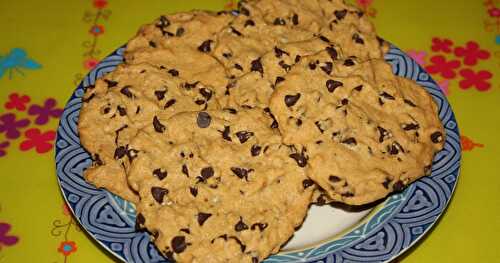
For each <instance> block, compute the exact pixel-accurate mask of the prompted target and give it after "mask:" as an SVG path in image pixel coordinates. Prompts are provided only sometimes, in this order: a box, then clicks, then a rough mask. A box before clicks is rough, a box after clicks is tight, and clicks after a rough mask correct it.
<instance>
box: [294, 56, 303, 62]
mask: <svg viewBox="0 0 500 263" xmlns="http://www.w3.org/2000/svg"><path fill="white" fill-rule="evenodd" d="M301 58H302V57H301V56H300V55H297V56H295V60H294V61H295V63H299V61H300V59H301Z"/></svg>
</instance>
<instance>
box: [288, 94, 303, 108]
mask: <svg viewBox="0 0 500 263" xmlns="http://www.w3.org/2000/svg"><path fill="white" fill-rule="evenodd" d="M299 99H300V93H297V94H295V95H286V96H285V105H286V106H287V107H292V106H293V105H295V103H297V101H298V100H299Z"/></svg>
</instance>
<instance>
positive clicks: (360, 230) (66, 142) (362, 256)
mask: <svg viewBox="0 0 500 263" xmlns="http://www.w3.org/2000/svg"><path fill="white" fill-rule="evenodd" d="M123 51H124V47H121V48H119V49H117V50H116V51H115V52H113V53H112V54H111V55H109V56H108V57H106V58H105V59H104V60H102V61H101V63H99V64H98V65H97V66H96V67H95V68H94V69H93V70H92V71H91V72H90V73H89V74H88V75H86V76H85V78H84V79H83V81H82V82H81V83H80V85H79V86H78V87H77V88H76V90H75V91H74V93H73V94H72V96H71V98H70V99H69V101H68V103H67V104H66V107H65V109H64V113H63V114H62V117H61V120H60V123H59V127H58V130H57V138H56V143H55V145H56V147H55V148H56V151H55V153H56V158H55V159H56V168H57V178H58V181H59V185H60V188H61V191H62V194H63V196H64V198H65V199H66V202H67V204H68V206H69V207H70V209H71V210H72V212H73V214H74V215H75V217H76V218H77V220H78V221H79V222H80V224H81V225H82V227H83V229H85V230H86V231H87V232H88V233H89V234H90V236H92V237H93V238H94V239H95V240H96V241H97V242H98V243H99V244H100V245H101V246H102V247H103V248H105V249H107V250H108V251H109V252H111V253H112V254H113V255H114V256H116V257H117V258H119V259H120V260H123V261H126V262H168V261H166V260H165V259H164V258H163V257H162V256H161V255H160V254H159V253H158V251H157V250H156V248H155V246H154V245H153V244H152V243H151V242H150V240H149V236H148V234H147V233H143V232H136V231H135V208H134V206H133V205H132V204H131V203H129V202H127V201H124V200H123V199H121V198H120V197H118V196H115V195H113V194H111V193H110V192H108V191H106V190H103V189H96V188H95V187H94V186H93V185H91V184H89V183H87V182H86V181H85V180H84V178H83V171H84V169H86V168H87V167H88V166H90V164H91V162H92V160H91V157H90V155H89V154H88V153H87V152H86V151H85V149H84V148H83V147H82V145H81V144H80V140H79V137H78V129H77V127H78V125H77V123H78V118H79V112H80V109H81V107H82V96H83V94H84V87H87V86H89V85H94V83H95V81H96V79H98V78H100V77H101V76H103V75H104V74H106V73H108V72H110V71H112V70H113V69H114V68H115V67H116V66H117V65H119V64H121V63H122V62H123ZM385 59H386V60H387V61H388V62H389V63H390V64H391V65H392V69H393V72H394V73H395V74H396V75H399V76H402V77H405V78H408V79H412V80H415V81H416V82H417V83H418V84H419V85H421V86H422V87H424V88H425V89H426V90H427V91H428V92H429V93H430V94H431V95H432V97H433V98H434V100H435V102H436V103H437V105H438V108H439V118H440V119H441V121H442V123H443V126H444V128H445V130H446V135H447V136H446V142H445V145H444V148H443V150H442V151H440V152H439V153H437V154H436V156H435V158H434V161H433V165H432V173H431V175H430V176H427V177H424V178H421V179H420V180H418V181H417V182H415V183H413V184H411V185H410V186H409V187H408V188H407V189H406V190H405V191H403V192H402V193H398V194H394V195H391V196H389V197H388V198H386V199H385V200H384V201H383V202H382V203H380V204H378V205H377V206H376V207H372V208H370V209H367V210H362V211H350V212H348V211H345V210H342V209H339V208H334V207H330V206H323V207H316V206H313V207H312V208H311V209H310V211H309V214H308V217H307V219H306V221H305V223H304V225H303V226H302V228H301V229H300V230H299V231H298V232H297V233H296V234H295V236H294V238H293V239H292V240H291V241H290V242H289V243H288V244H287V245H286V246H285V247H284V249H283V251H282V252H280V253H279V254H277V255H273V256H271V257H269V258H268V259H266V260H265V262H344V261H348V262H385V261H389V260H391V259H393V258H395V257H397V256H398V255H400V254H401V253H403V252H404V251H405V250H407V249H408V248H409V247H411V246H412V245H414V244H415V243H416V242H417V241H418V240H419V239H420V238H421V237H422V236H424V234H425V233H426V232H427V231H428V230H429V229H430V228H431V227H432V225H433V224H434V223H435V222H436V221H437V219H438V218H439V216H440V215H441V214H442V213H443V211H444V210H445V208H446V206H447V204H448V202H449V201H450V198H451V197H452V194H453V191H454V188H455V186H456V184H457V180H458V176H459V170H460V156H461V152H460V135H459V131H458V126H457V122H456V119H455V116H454V114H453V111H452V109H451V107H450V105H449V103H448V101H447V100H446V97H445V95H444V94H443V93H442V92H441V90H440V88H439V87H438V85H437V84H436V83H435V82H434V81H433V80H432V78H431V77H430V76H429V74H428V73H426V72H425V71H424V70H423V69H422V68H421V67H420V66H419V65H418V64H417V63H416V62H415V61H414V60H412V59H411V58H410V57H409V56H407V55H406V54H405V53H404V52H402V51H401V50H399V49H398V48H396V47H394V46H391V48H390V50H389V52H388V53H387V54H386V55H385Z"/></svg>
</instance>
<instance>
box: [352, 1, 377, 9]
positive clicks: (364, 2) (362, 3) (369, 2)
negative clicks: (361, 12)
mask: <svg viewBox="0 0 500 263" xmlns="http://www.w3.org/2000/svg"><path fill="white" fill-rule="evenodd" d="M372 2H373V0H356V3H358V6H362V7H364V8H366V7H368V6H370V5H371V4H372Z"/></svg>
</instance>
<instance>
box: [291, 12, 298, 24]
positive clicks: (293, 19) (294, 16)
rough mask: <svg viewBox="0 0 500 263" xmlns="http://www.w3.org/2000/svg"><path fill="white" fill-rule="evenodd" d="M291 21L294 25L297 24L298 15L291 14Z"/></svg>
mask: <svg viewBox="0 0 500 263" xmlns="http://www.w3.org/2000/svg"><path fill="white" fill-rule="evenodd" d="M292 23H293V24H294V25H298V24H299V15H297V14H293V16H292Z"/></svg>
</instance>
